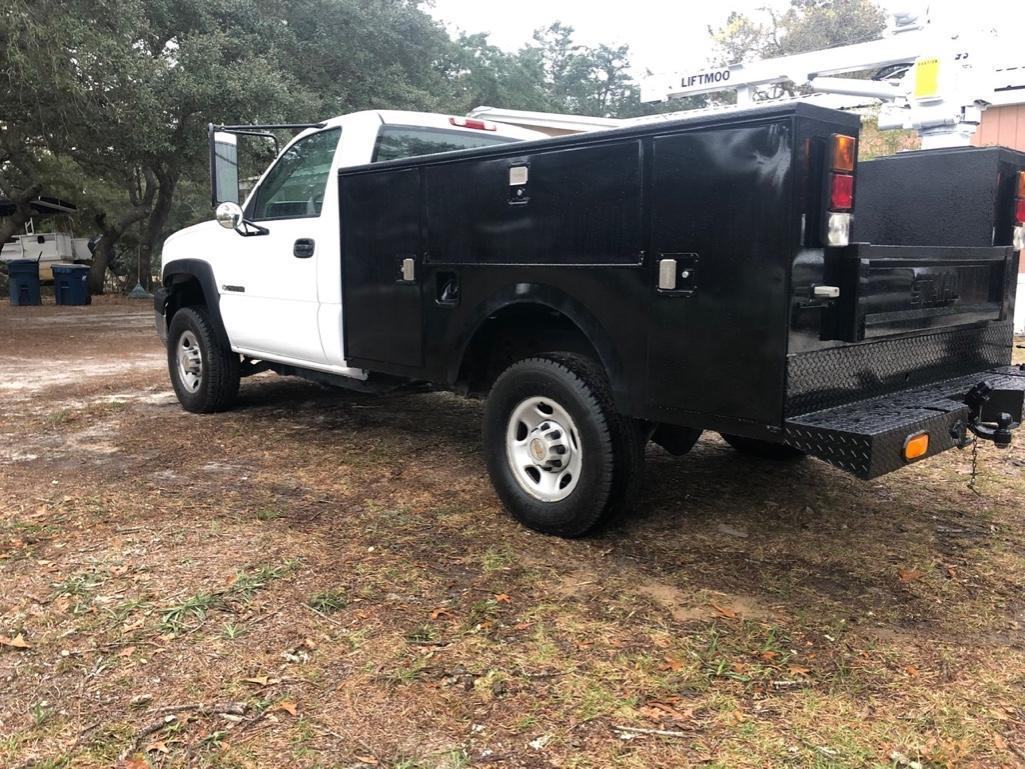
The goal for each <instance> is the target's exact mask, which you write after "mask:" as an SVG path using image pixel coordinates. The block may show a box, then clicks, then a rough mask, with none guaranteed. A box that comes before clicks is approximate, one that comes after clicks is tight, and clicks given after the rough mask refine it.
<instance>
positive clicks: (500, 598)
mask: <svg viewBox="0 0 1025 769" xmlns="http://www.w3.org/2000/svg"><path fill="white" fill-rule="evenodd" d="M495 600H496V601H497V602H498V603H509V601H510V598H509V594H508V593H499V594H498V595H496V596H495Z"/></svg>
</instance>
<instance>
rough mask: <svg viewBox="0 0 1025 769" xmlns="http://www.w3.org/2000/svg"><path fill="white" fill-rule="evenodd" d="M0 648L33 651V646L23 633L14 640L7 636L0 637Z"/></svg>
mask: <svg viewBox="0 0 1025 769" xmlns="http://www.w3.org/2000/svg"><path fill="white" fill-rule="evenodd" d="M0 646H10V647H11V648H12V649H31V648H32V644H30V643H29V642H28V641H26V640H25V636H23V635H22V634H21V633H18V635H16V636H14V638H8V637H7V636H5V635H0Z"/></svg>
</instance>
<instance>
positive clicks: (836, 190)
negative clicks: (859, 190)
mask: <svg viewBox="0 0 1025 769" xmlns="http://www.w3.org/2000/svg"><path fill="white" fill-rule="evenodd" d="M853 205H854V177H853V176H851V175H850V174H833V179H832V182H831V183H830V190H829V208H830V209H831V210H833V211H848V210H850V208H851V206H853Z"/></svg>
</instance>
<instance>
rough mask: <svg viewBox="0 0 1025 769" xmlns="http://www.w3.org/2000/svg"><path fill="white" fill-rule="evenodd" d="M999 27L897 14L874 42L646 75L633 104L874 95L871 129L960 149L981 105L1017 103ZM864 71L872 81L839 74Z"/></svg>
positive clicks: (1019, 97) (1007, 42)
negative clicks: (782, 94)
mask: <svg viewBox="0 0 1025 769" xmlns="http://www.w3.org/2000/svg"><path fill="white" fill-rule="evenodd" d="M960 7H961V8H962V9H963V8H964V6H960ZM954 23H960V25H961V26H960V27H955V26H954ZM1005 26H1012V28H1013V25H1005ZM999 29H1000V27H999V26H998V27H995V28H993V29H988V30H987V29H983V30H979V31H975V30H972V29H971V28H970V26H969V23H968V20H967V19H966V18H964V17H963V16H962V18H959V19H956V20H953V21H948V22H947V23H946V24H944V23H943V22H942V20H937V19H936V18H935V16H934V15H931V14H930V12H929V11H928V10H925V11H922V12H897V13H895V14H894V25H893V28H892V29H891V30H890V32H889V34H887V35H886V36H884V37H882V38H881V39H879V40H872V41H869V42H865V43H858V44H855V45H845V46H838V47H836V48H829V49H826V50H821V51H810V52H808V53H800V54H795V55H792V56H782V57H778V58H773V59H762V60H757V61H752V62H745V63H740V64H733V65H730V66H726V67H719V68H708V67H698V68H695V69H694V70H691V71H685V72H677V73H674V74H671V75H663V76H651V77H648V78H646V79H645V80H644V81H643V82H642V84H641V100H642V101H646V102H655V101H668V100H670V99H675V98H681V97H685V96H695V95H700V94H712V93H717V92H722V91H727V90H735V91H736V92H737V104H738V106H745V105H748V106H749V105H750V104H751V103H752V102H753V101H755V100H758V99H765V98H766V94H765V93H764V90H763V89H765V88H767V87H770V88H773V89H779V87H780V86H783V85H785V84H792V85H793V86H796V87H798V88H807V89H809V90H811V91H814V92H819V93H830V94H846V95H851V96H860V97H867V98H869V99H873V100H876V99H877V100H879V101H880V102H882V108H881V110H880V115H879V127H880V128H881V129H893V128H905V129H914V130H916V131H918V133H919V134H920V135H921V137H922V146H923V148H934V147H947V146H962V145H967V144H969V143H970V142H971V137H972V134H973V133H974V132H975V129H976V128H977V126H978V124H979V122H980V120H981V117H982V111H983V110H984V109H986V107H988V106H990V105H995V104H1010V103H1019V102H1022V101H1025V55H1023V54H1022V53H1021V47H1020V45H1017V46H1015V45H1013V43H1012V41H1011V39H1010V38H1008V39H1002V38H1001V35H1000V33H999ZM1002 58H1005V59H1006V60H1007V61H1001V59H1002ZM866 70H871V71H875V72H876V73H877V74H876V78H877V79H871V80H864V79H858V78H852V77H837V76H838V75H845V74H846V75H849V74H850V73H853V72H864V71H866Z"/></svg>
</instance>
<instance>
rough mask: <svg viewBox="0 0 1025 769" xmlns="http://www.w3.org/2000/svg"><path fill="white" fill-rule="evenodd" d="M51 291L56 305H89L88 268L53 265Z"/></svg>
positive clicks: (72, 265) (74, 265) (73, 265)
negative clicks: (55, 298) (55, 299)
mask: <svg viewBox="0 0 1025 769" xmlns="http://www.w3.org/2000/svg"><path fill="white" fill-rule="evenodd" d="M52 269H53V291H54V295H55V296H56V297H57V304H89V303H90V300H91V298H92V297H90V296H89V268H88V267H86V266H85V265H83V264H55V265H54V266H53V268H52Z"/></svg>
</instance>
